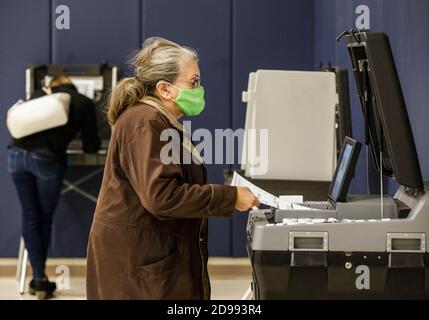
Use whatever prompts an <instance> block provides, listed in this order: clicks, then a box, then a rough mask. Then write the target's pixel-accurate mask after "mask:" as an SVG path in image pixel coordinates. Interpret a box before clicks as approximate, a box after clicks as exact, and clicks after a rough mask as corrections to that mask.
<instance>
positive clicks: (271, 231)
mask: <svg viewBox="0 0 429 320" xmlns="http://www.w3.org/2000/svg"><path fill="white" fill-rule="evenodd" d="M344 36H346V38H347V41H348V45H347V48H348V51H349V54H350V58H351V61H352V66H353V73H354V76H355V80H356V85H357V89H358V94H359V97H360V102H361V105H362V111H363V114H364V118H365V123H366V128H367V130H366V141H365V143H368V145H369V147H370V150H371V153H372V155H373V160H374V162H375V165H376V167H377V169H378V171H379V172H380V175H381V177H383V176H385V177H391V178H394V179H396V181H397V182H398V183H399V185H400V187H399V189H398V190H397V192H396V194H395V195H394V197H393V198H391V197H388V196H380V195H348V194H347V190H348V184H349V183H350V180H351V177H352V175H353V170H354V165H355V162H356V159H357V156H358V154H359V149H360V144H359V142H357V141H354V140H353V139H349V138H347V139H345V141H344V142H343V148H342V152H341V154H340V158H339V161H338V164H337V166H336V170H335V173H334V176H333V179H332V181H331V185H330V189H329V192H328V194H327V195H326V200H327V201H322V202H304V203H301V204H292V203H291V204H290V208H287V209H283V210H280V209H276V208H271V209H268V210H253V211H251V212H250V215H249V219H248V225H247V249H248V254H249V257H250V260H251V265H252V278H253V281H252V290H253V296H254V298H255V299H288V298H292V299H294V298H299V299H311V298H313V299H343V298H352V299H368V298H403V299H409V298H429V255H428V250H429V247H428V245H427V237H428V235H429V193H428V191H429V189H428V188H429V183H427V182H426V183H424V182H423V179H422V175H421V171H420V165H419V161H418V157H417V152H416V148H415V144H414V138H413V135H412V131H411V126H410V122H409V119H408V114H407V110H406V106H405V102H404V97H403V94H402V90H401V86H400V83H399V79H398V75H397V71H396V67H395V64H394V60H393V55H392V51H391V48H390V43H389V40H388V37H387V36H386V35H385V34H383V33H376V32H365V31H360V32H359V31H353V32H348V33H345V34H344ZM314 156H315V157H317V156H318V155H317V154H314ZM381 194H383V192H381Z"/></svg>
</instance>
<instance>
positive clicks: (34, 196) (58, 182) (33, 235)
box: [7, 147, 65, 279]
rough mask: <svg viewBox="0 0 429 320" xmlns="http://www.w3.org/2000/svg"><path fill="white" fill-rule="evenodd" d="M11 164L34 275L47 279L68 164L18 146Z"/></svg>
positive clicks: (11, 150) (12, 151)
mask: <svg viewBox="0 0 429 320" xmlns="http://www.w3.org/2000/svg"><path fill="white" fill-rule="evenodd" d="M7 163H8V171H9V172H10V174H11V176H12V179H13V182H14V184H15V187H16V191H17V193H18V198H19V201H20V202H21V208H22V235H23V237H24V242H25V247H26V248H27V251H28V257H29V259H30V263H31V267H32V269H33V277H34V278H35V279H43V278H44V276H45V263H46V258H47V255H48V248H49V242H50V239H51V230H52V222H53V217H54V212H55V207H56V206H57V203H58V199H59V198H60V195H61V189H62V182H63V178H64V171H65V167H64V165H62V164H61V163H59V162H58V161H56V160H53V159H51V158H49V157H47V156H45V155H42V154H38V153H35V152H30V151H27V150H23V149H19V148H16V147H10V148H9V149H8V161H7Z"/></svg>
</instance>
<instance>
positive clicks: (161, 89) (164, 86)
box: [156, 81, 173, 100]
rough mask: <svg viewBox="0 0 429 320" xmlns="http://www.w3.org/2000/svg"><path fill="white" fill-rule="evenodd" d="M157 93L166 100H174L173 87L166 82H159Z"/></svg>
mask: <svg viewBox="0 0 429 320" xmlns="http://www.w3.org/2000/svg"><path fill="white" fill-rule="evenodd" d="M156 92H157V93H158V95H159V96H160V97H161V98H163V99H165V100H172V99H173V96H172V92H171V86H170V85H169V84H168V83H167V82H165V81H158V83H157V84H156Z"/></svg>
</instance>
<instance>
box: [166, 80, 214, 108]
mask: <svg viewBox="0 0 429 320" xmlns="http://www.w3.org/2000/svg"><path fill="white" fill-rule="evenodd" d="M172 86H173V87H176V86H175V85H173V84H172ZM176 88H177V89H179V94H178V96H177V98H176V99H173V101H174V102H175V103H176V105H177V106H178V107H179V109H180V110H181V111H182V112H183V113H184V114H185V115H187V116H197V115H199V114H200V113H201V112H202V111H203V109H204V106H205V104H206V102H205V100H204V87H202V86H200V87H198V88H194V89H183V88H179V87H176Z"/></svg>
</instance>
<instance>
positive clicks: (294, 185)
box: [241, 67, 351, 200]
mask: <svg viewBox="0 0 429 320" xmlns="http://www.w3.org/2000/svg"><path fill="white" fill-rule="evenodd" d="M348 92H349V86H348V75H347V70H345V69H342V68H338V67H323V68H321V70H320V71H288V70H257V71H256V72H252V73H250V74H249V81H248V88H247V91H245V92H243V96H242V100H243V102H245V103H246V104H247V106H246V120H245V135H244V139H243V147H242V153H241V174H242V175H244V176H245V177H246V178H249V179H250V180H252V181H253V183H255V184H257V185H258V186H260V187H261V188H263V189H266V190H268V191H270V192H272V193H274V194H304V195H306V197H307V198H309V199H312V200H320V199H321V198H323V197H324V196H325V195H326V192H327V190H328V187H329V183H330V181H331V179H332V175H333V172H334V170H335V166H336V161H337V157H338V155H339V151H340V149H341V146H342V143H343V140H344V138H345V136H351V119H350V99H349V93H348ZM264 130H265V132H266V142H261V141H262V140H260V136H261V134H263V132H264ZM251 131H253V132H254V134H253V135H252V132H251Z"/></svg>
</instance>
